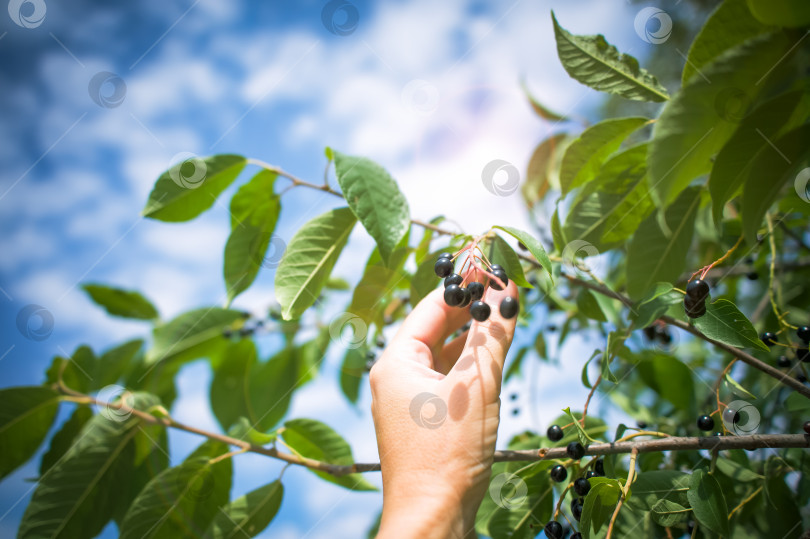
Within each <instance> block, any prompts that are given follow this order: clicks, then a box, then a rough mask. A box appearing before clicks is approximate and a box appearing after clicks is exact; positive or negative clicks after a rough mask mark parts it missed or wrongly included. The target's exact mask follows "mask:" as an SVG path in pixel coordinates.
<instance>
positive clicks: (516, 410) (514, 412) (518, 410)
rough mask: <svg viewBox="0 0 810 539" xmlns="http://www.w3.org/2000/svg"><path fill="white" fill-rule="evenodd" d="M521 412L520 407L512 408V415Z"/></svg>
mask: <svg viewBox="0 0 810 539" xmlns="http://www.w3.org/2000/svg"><path fill="white" fill-rule="evenodd" d="M519 413H520V408H515V409H514V410H512V415H518V414H519Z"/></svg>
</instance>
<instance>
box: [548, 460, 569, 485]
mask: <svg viewBox="0 0 810 539" xmlns="http://www.w3.org/2000/svg"><path fill="white" fill-rule="evenodd" d="M550 475H551V478H552V479H553V480H554V481H556V482H557V483H562V482H563V481H565V478H566V477H568V470H566V469H565V466H563V465H562V464H557V465H556V466H554V467H553V468H552V469H551V472H550Z"/></svg>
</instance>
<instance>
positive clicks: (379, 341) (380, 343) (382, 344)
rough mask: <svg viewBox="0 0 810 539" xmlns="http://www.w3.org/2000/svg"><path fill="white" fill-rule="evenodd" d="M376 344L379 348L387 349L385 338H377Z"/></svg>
mask: <svg viewBox="0 0 810 539" xmlns="http://www.w3.org/2000/svg"><path fill="white" fill-rule="evenodd" d="M374 344H376V345H377V348H385V339H384V338H383V337H377V341H376V342H375V343H374Z"/></svg>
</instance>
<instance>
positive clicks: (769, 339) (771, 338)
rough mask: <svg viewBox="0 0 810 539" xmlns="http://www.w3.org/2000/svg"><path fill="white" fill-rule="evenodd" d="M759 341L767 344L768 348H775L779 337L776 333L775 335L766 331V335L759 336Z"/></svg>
mask: <svg viewBox="0 0 810 539" xmlns="http://www.w3.org/2000/svg"><path fill="white" fill-rule="evenodd" d="M759 339H760V340H761V341H762V342H764V343H765V344H767V345H768V346H773V344H774V343H775V342H776V339H778V337H777V336H776V333H774V332H772V331H766V332H765V333H763V334H762V335H760V336H759Z"/></svg>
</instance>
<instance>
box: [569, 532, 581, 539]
mask: <svg viewBox="0 0 810 539" xmlns="http://www.w3.org/2000/svg"><path fill="white" fill-rule="evenodd" d="M571 539H582V534H581V533H579V532H577V533H575V534H574V535H572V536H571Z"/></svg>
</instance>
